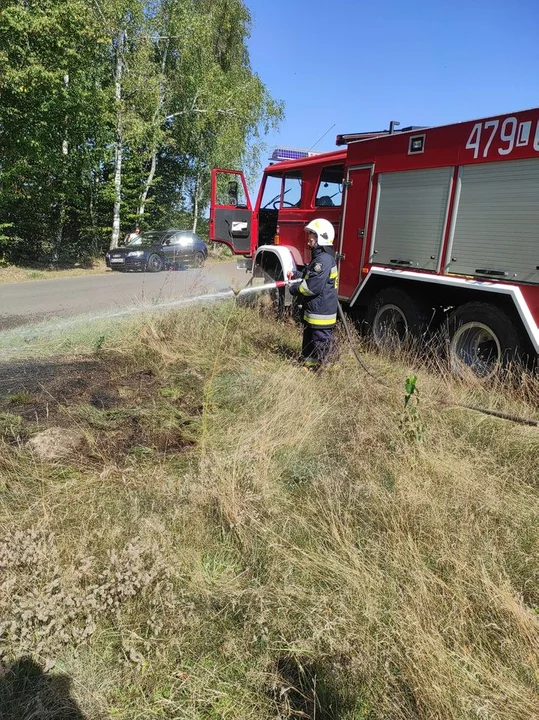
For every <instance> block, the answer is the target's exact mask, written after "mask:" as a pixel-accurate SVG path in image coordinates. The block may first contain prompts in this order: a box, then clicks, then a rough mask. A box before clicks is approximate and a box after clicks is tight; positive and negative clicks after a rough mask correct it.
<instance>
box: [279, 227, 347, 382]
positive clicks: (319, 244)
mask: <svg viewBox="0 0 539 720" xmlns="http://www.w3.org/2000/svg"><path fill="white" fill-rule="evenodd" d="M305 232H306V233H307V234H308V240H307V244H308V246H309V248H310V249H311V256H312V259H311V262H310V263H309V264H308V265H307V266H306V267H305V269H304V270H303V273H302V274H300V273H299V272H297V271H296V272H293V271H289V273H288V280H292V279H295V278H299V277H301V278H302V281H301V283H299V284H294V285H290V288H289V289H290V294H291V295H295V296H298V297H300V298H301V301H302V304H303V308H304V309H303V343H302V348H301V355H302V358H303V365H304V367H306V368H309V369H311V370H317V369H318V368H319V367H320V366H321V365H322V364H323V363H325V362H327V360H328V359H329V357H330V355H331V354H332V352H333V350H334V341H333V330H334V328H335V324H336V322H337V307H338V302H339V300H338V293H337V276H338V271H337V266H336V264H335V250H334V249H333V240H334V239H335V230H334V228H333V225H332V224H331V223H330V222H329V220H324V219H323V218H317V219H316V220H312V221H311V222H310V223H309V224H308V225H306V226H305Z"/></svg>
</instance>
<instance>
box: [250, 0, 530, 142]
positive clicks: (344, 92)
mask: <svg viewBox="0 0 539 720" xmlns="http://www.w3.org/2000/svg"><path fill="white" fill-rule="evenodd" d="M245 1H246V4H247V6H248V7H249V9H250V11H251V14H252V18H253V28H252V34H251V38H250V41H249V50H250V55H251V64H252V67H253V70H254V71H255V72H257V73H258V75H259V76H260V77H261V79H262V81H263V82H264V83H265V84H266V85H267V87H268V88H269V90H270V92H271V93H272V95H273V96H274V97H276V98H279V99H281V100H283V101H284V102H285V113H286V118H285V120H284V122H283V123H282V125H281V128H280V130H279V131H278V132H277V133H276V134H271V135H269V136H268V137H267V138H266V142H267V143H268V145H269V147H270V148H273V147H274V146H275V145H278V144H281V145H288V146H293V147H301V148H305V149H309V148H310V147H311V146H312V145H314V144H315V143H316V142H317V140H318V139H319V138H320V136H322V135H323V134H324V133H325V132H326V131H327V130H328V128H330V126H331V125H333V124H335V127H334V128H332V129H331V130H330V131H329V132H328V133H327V135H326V136H325V137H324V138H323V140H321V141H320V142H318V144H316V147H315V148H314V149H315V150H318V151H324V150H333V149H335V144H334V143H335V136H336V135H337V133H346V132H360V131H367V130H379V129H384V128H387V127H388V125H389V121H390V120H398V121H400V122H401V125H402V127H405V126H406V125H443V124H446V123H452V122H458V121H461V120H471V119H474V118H479V117H483V116H488V115H497V114H504V113H509V112H512V111H516V110H522V109H525V108H529V107H537V106H539V2H538V0H513V2H512V3H511V2H509V0H490V1H486V0H468V1H467V2H465V1H464V0H453V1H452V0H447V1H446V2H441V1H440V0H431V2H425V1H424V0H420V1H419V2H411V3H406V2H402V1H401V2H397V1H396V0H381V2H379V3H376V2H368V3H367V2H363V0H355V1H354V0H329V1H327V2H324V1H323V0H310V1H309V0H245Z"/></svg>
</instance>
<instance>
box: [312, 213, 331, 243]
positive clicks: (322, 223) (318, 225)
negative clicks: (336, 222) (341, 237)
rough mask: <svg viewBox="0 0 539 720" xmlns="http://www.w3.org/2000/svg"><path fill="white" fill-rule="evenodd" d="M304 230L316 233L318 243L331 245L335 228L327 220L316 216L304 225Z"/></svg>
mask: <svg viewBox="0 0 539 720" xmlns="http://www.w3.org/2000/svg"><path fill="white" fill-rule="evenodd" d="M305 232H312V233H314V234H315V235H316V239H317V241H318V244H319V245H333V240H334V239H335V230H334V228H333V225H332V224H331V223H330V222H329V220H324V218H316V220H311V222H310V223H309V224H308V225H306V226H305Z"/></svg>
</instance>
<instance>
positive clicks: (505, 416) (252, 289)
mask: <svg viewBox="0 0 539 720" xmlns="http://www.w3.org/2000/svg"><path fill="white" fill-rule="evenodd" d="M300 282H301V278H299V279H294V280H275V281H273V282H269V283H264V284H263V285H252V284H251V283H252V278H251V280H249V282H248V283H247V285H246V286H245V287H244V288H242V289H241V290H234V289H232V292H233V293H234V296H235V298H236V299H238V298H239V297H241V296H242V295H248V294H251V293H258V292H266V291H270V290H276V289H281V288H284V287H287V286H290V285H295V284H297V283H300ZM337 305H338V312H339V317H340V319H341V322H342V324H343V327H344V331H345V334H346V337H347V340H348V342H349V344H350V348H351V350H352V353H353V354H354V357H355V358H356V360H357V362H358V364H359V365H360V367H361V368H362V370H363V371H364V372H365V373H367V375H369V376H370V377H372V378H373V379H374V380H375V381H376V382H377V383H379V384H381V385H384V386H385V387H388V388H389V385H388V384H387V383H386V382H385V381H384V380H382V378H380V377H378V376H376V375H375V374H374V373H373V372H372V371H371V370H370V368H369V367H368V365H367V364H366V363H365V362H364V360H363V359H362V357H361V355H360V353H359V351H358V350H357V348H356V345H355V343H354V340H353V338H352V334H351V332H350V327H349V325H348V321H347V319H346V316H345V314H344V310H343V308H342V305H341V303H340V302H338V304H337ZM440 405H441V406H442V407H444V408H451V407H456V408H461V409H463V410H471V411H473V412H478V413H482V414H483V415H489V416H491V417H496V418H500V419H502V420H509V421H510V422H514V423H517V424H519V425H528V426H531V427H539V420H532V419H530V418H524V417H521V416H519V415H513V414H511V413H505V412H501V411H500V410H489V409H488V408H482V407H478V406H476V405H466V404H464V403H450V402H447V403H446V402H442V403H440Z"/></svg>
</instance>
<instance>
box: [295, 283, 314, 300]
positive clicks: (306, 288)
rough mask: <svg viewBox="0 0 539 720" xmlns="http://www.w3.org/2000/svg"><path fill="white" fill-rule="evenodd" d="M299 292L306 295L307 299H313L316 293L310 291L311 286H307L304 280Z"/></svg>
mask: <svg viewBox="0 0 539 720" xmlns="http://www.w3.org/2000/svg"><path fill="white" fill-rule="evenodd" d="M299 291H300V293H301V294H302V295H305V296H306V297H312V296H313V295H314V293H313V292H311V290H309V286H308V285H307V283H306V281H305V280H303V281H302V283H301V285H300V286H299Z"/></svg>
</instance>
